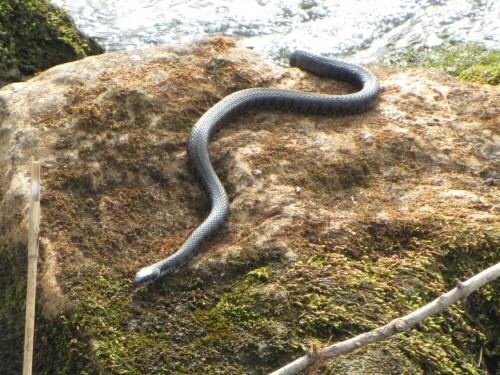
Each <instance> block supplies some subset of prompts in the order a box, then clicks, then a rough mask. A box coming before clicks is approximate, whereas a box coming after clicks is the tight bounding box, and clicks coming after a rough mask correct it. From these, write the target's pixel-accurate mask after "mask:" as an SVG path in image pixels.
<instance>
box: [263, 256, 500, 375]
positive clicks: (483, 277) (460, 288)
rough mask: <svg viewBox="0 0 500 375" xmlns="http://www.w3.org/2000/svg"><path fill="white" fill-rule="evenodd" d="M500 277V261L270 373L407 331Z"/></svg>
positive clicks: (285, 374) (287, 373) (284, 373)
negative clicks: (400, 312) (411, 308)
mask: <svg viewBox="0 0 500 375" xmlns="http://www.w3.org/2000/svg"><path fill="white" fill-rule="evenodd" d="M499 277H500V263H497V264H496V265H494V266H492V267H490V268H488V269H486V270H484V271H482V272H480V273H478V274H477V275H475V276H473V277H471V278H470V279H469V280H467V281H464V282H460V281H459V282H458V283H457V286H456V287H455V288H454V289H452V290H451V291H449V292H448V293H446V294H443V295H442V296H440V297H438V298H437V299H435V300H434V301H432V302H431V303H429V304H427V305H425V306H423V307H421V308H420V309H418V310H416V311H414V312H412V313H410V314H408V315H406V316H404V317H402V318H398V319H395V320H393V321H392V322H390V323H389V324H386V325H385V326H383V327H380V328H377V329H374V330H373V331H370V332H367V333H363V334H361V335H359V336H356V337H353V338H351V339H349V340H345V341H342V342H339V343H337V344H334V345H331V346H328V347H325V348H320V349H317V350H315V351H313V352H311V353H309V354H307V355H305V356H303V357H301V358H299V359H297V360H295V361H293V362H291V363H289V364H288V365H286V366H284V367H282V368H280V369H278V370H276V371H274V372H273V373H271V374H270V375H291V374H296V373H297V372H299V371H302V370H305V369H306V368H308V367H309V366H312V365H314V364H316V363H317V362H318V361H320V360H323V359H325V358H327V357H334V356H338V355H342V354H347V353H350V352H353V351H355V350H357V349H359V348H362V347H363V346H366V345H368V344H371V343H373V342H376V341H382V340H385V339H386V338H388V337H390V336H392V335H394V334H396V333H400V332H403V331H407V330H408V329H410V328H411V327H413V326H414V325H415V324H417V323H418V322H420V321H422V320H424V319H426V318H428V317H430V316H432V315H434V314H437V313H438V312H441V311H443V310H445V309H446V308H448V307H449V306H450V305H452V304H454V303H455V302H457V301H460V300H463V299H465V298H467V296H468V295H469V294H471V293H472V292H473V291H475V290H477V289H479V288H480V287H482V286H484V285H486V284H487V283H489V282H491V281H493V280H495V279H497V278H499Z"/></svg>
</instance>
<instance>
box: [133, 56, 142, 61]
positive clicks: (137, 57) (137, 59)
mask: <svg viewBox="0 0 500 375" xmlns="http://www.w3.org/2000/svg"><path fill="white" fill-rule="evenodd" d="M130 60H132V61H141V60H142V59H141V56H139V55H132V56H130Z"/></svg>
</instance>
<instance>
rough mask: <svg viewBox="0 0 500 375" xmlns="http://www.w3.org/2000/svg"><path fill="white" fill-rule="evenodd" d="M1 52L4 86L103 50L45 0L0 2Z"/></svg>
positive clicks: (0, 67)
mask: <svg viewBox="0 0 500 375" xmlns="http://www.w3.org/2000/svg"><path fill="white" fill-rule="evenodd" d="M0 52H1V53H0V85H3V84H5V83H8V82H12V81H16V80H20V79H22V78H23V77H26V76H31V75H33V74H34V73H36V72H39V71H42V70H45V69H47V68H50V67H52V66H54V65H58V64H61V63H65V62H68V61H73V60H76V59H80V58H82V57H85V56H88V55H93V54H98V53H102V52H103V49H102V48H101V47H100V46H99V45H98V44H97V43H96V42H95V41H93V40H91V39H89V38H88V37H86V36H85V35H83V34H82V33H81V32H79V31H78V30H77V28H76V26H75V24H74V22H73V20H72V19H71V18H70V17H69V16H68V14H67V13H66V12H65V11H63V10H62V9H60V8H57V7H56V6H54V5H52V4H50V2H49V1H47V0H21V1H17V0H16V1H15V0H2V1H1V2H0Z"/></svg>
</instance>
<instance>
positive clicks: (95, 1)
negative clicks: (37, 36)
mask: <svg viewBox="0 0 500 375" xmlns="http://www.w3.org/2000/svg"><path fill="white" fill-rule="evenodd" d="M53 3H54V4H56V5H59V6H61V7H63V8H65V9H66V10H67V11H68V12H69V14H70V15H71V16H72V17H73V18H74V20H75V22H76V24H77V25H78V26H79V27H80V29H81V30H83V31H84V32H85V33H86V34H88V35H90V36H92V37H95V38H96V39H97V40H99V42H100V43H101V44H102V45H103V46H104V47H105V48H106V49H107V50H108V51H112V50H119V49H134V48H145V47H148V46H151V45H154V44H158V43H172V42H185V41H189V40H192V39H194V38H200V37H203V36H207V35H216V34H224V35H228V36H233V37H235V38H237V39H239V40H241V42H242V43H243V44H244V45H246V46H249V47H252V48H254V49H255V50H256V51H257V52H259V53H260V54H261V55H263V56H265V57H266V58H268V59H269V60H273V61H276V62H278V63H284V62H285V60H286V58H285V57H286V56H287V55H288V54H289V53H290V52H291V51H294V50H295V49H306V50H309V51H311V52H315V53H322V54H325V55H334V56H342V57H346V56H349V59H350V60H353V61H357V62H372V61H375V60H377V59H379V58H381V57H382V56H384V55H385V54H386V53H387V52H388V51H390V50H393V49H399V48H404V47H408V46H415V47H416V46H422V45H425V46H434V45H438V44H440V43H442V42H443V41H446V40H459V41H477V42H482V43H485V44H486V46H487V47H490V48H497V47H499V46H500V0H287V1H285V0H245V1H243V0H240V1H238V0H142V1H137V0H53Z"/></svg>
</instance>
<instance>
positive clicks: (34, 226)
mask: <svg viewBox="0 0 500 375" xmlns="http://www.w3.org/2000/svg"><path fill="white" fill-rule="evenodd" d="M39 228H40V163H39V162H35V161H33V158H32V159H31V197H30V222H29V232H28V287H27V291H26V323H25V327H24V362H23V375H31V372H32V367H33V338H34V335H35V297H36V272H37V263H38V232H39Z"/></svg>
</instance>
